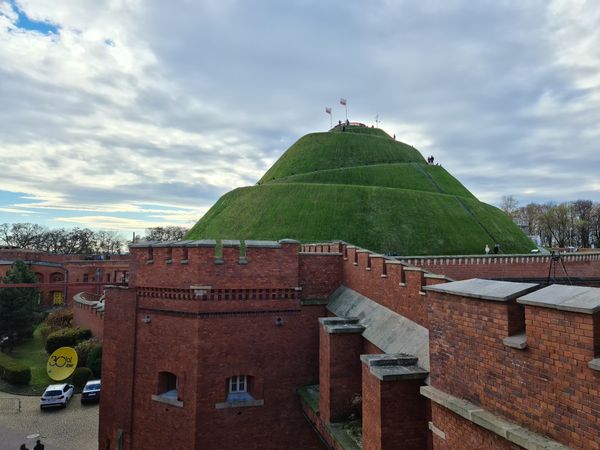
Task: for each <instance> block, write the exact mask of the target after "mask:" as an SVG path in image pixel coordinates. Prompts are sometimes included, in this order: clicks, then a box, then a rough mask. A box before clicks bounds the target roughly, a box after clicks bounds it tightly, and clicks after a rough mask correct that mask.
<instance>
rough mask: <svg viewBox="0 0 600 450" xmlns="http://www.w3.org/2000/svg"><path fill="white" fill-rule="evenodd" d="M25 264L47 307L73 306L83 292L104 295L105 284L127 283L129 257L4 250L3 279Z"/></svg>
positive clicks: (0, 259)
mask: <svg viewBox="0 0 600 450" xmlns="http://www.w3.org/2000/svg"><path fill="white" fill-rule="evenodd" d="M15 261H24V262H25V263H26V264H27V265H28V266H29V268H30V269H31V270H32V271H33V272H34V273H35V274H36V276H37V278H38V284H36V287H38V288H39V289H40V290H41V291H42V296H41V298H40V304H41V305H42V306H43V307H48V308H49V307H52V306H60V305H71V299H72V298H73V296H74V295H75V294H76V293H78V292H81V291H87V292H91V293H96V294H100V293H101V292H102V286H103V285H105V284H120V283H126V282H127V278H128V271H129V255H110V256H102V257H100V256H98V255H56V254H52V253H45V252H38V251H32V250H23V249H0V288H1V287H2V281H1V278H2V277H4V275H5V274H6V272H7V271H8V270H9V269H10V267H11V266H12V265H13V264H14V263H15Z"/></svg>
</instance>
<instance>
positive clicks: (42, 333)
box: [38, 323, 51, 341]
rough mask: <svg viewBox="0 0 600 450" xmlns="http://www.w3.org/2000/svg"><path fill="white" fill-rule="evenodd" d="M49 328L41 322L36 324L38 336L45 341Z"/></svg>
mask: <svg viewBox="0 0 600 450" xmlns="http://www.w3.org/2000/svg"><path fill="white" fill-rule="evenodd" d="M50 332H51V330H50V327H49V326H48V325H47V324H45V323H43V324H41V325H39V326H38V333H40V337H41V338H42V339H43V340H44V341H46V340H47V339H48V335H49V334H50Z"/></svg>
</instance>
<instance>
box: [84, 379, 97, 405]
mask: <svg viewBox="0 0 600 450" xmlns="http://www.w3.org/2000/svg"><path fill="white" fill-rule="evenodd" d="M100 384H101V383H100V380H90V381H88V382H87V383H85V386H84V387H83V391H82V392H81V403H96V402H99V401H100Z"/></svg>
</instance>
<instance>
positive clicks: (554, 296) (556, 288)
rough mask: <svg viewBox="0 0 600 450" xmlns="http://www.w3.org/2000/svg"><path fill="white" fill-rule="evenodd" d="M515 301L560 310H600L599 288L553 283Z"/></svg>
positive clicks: (592, 311)
mask: <svg viewBox="0 0 600 450" xmlns="http://www.w3.org/2000/svg"><path fill="white" fill-rule="evenodd" d="M517 302H519V303H521V304H523V305H532V306H541V307H544V308H552V309H558V310H561V311H572V312H578V313H583V314H594V313H596V312H598V311H600V289H599V288H592V287H584V286H564V285H560V284H553V285H551V286H548V287H545V288H543V289H540V290H539V291H536V292H532V293H530V294H527V295H525V296H523V297H521V298H519V299H517Z"/></svg>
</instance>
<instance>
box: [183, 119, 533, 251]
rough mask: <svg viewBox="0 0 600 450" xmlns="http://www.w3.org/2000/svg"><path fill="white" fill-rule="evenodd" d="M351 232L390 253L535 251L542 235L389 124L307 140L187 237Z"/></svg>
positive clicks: (313, 236) (305, 237) (305, 238)
mask: <svg viewBox="0 0 600 450" xmlns="http://www.w3.org/2000/svg"><path fill="white" fill-rule="evenodd" d="M285 237H288V238H295V239H298V240H300V241H302V242H314V241H326V240H335V239H342V240H344V241H347V242H351V243H353V244H356V245H359V246H361V247H364V248H368V249H370V250H374V251H377V252H381V253H398V254H402V255H431V254H436V255H438V254H439V255H443V254H477V253H483V249H484V248H485V245H486V244H488V245H489V246H490V247H492V246H493V244H494V242H498V243H499V244H500V247H501V250H502V251H503V252H504V253H521V252H528V251H529V250H530V249H531V248H532V247H533V244H532V242H531V241H530V240H529V239H528V238H527V237H526V236H525V235H524V234H523V233H522V232H521V231H520V230H519V229H518V227H517V226H516V225H515V224H514V223H513V222H512V221H511V220H510V219H509V218H508V217H507V216H506V215H505V214H504V213H502V212H501V211H499V210H498V209H497V208H494V207H492V206H490V205H486V204H484V203H481V202H479V201H478V200H477V199H476V198H475V197H474V196H473V194H471V193H470V192H469V191H468V190H467V189H466V188H465V187H464V186H463V185H462V184H461V183H460V182H459V181H458V180H456V179H455V178H454V177H453V176H452V175H450V174H449V173H448V172H447V171H446V170H445V169H444V168H443V167H441V166H432V165H428V164H426V163H425V160H424V158H423V156H422V155H421V154H420V153H419V152H418V151H417V150H416V149H415V148H413V147H411V146H409V145H407V144H404V143H402V142H398V141H396V140H394V139H392V138H391V137H389V136H388V135H387V134H385V133H384V132H382V131H381V130H378V129H374V128H366V127H353V126H350V127H347V128H346V131H345V132H342V131H337V130H333V131H331V132H328V133H313V134H309V135H307V136H304V137H303V138H301V139H300V140H298V141H297V142H296V143H295V144H294V145H292V146H291V147H290V149H289V150H288V151H287V152H285V153H284V154H283V155H282V156H281V158H279V160H278V161H277V162H276V163H275V164H274V165H273V166H272V167H271V168H270V169H269V170H268V171H267V173H266V174H265V175H264V176H263V178H262V179H261V180H260V181H259V183H258V185H257V186H252V187H246V188H240V189H236V190H234V191H231V192H229V193H227V194H225V195H224V196H223V197H221V198H220V199H219V201H218V202H217V203H216V204H215V205H214V206H213V207H212V208H211V209H210V210H209V211H208V212H207V213H206V215H205V216H204V217H202V219H201V220H200V221H199V222H198V223H196V225H195V226H194V227H193V228H192V229H191V230H190V232H189V233H188V234H187V236H186V238H187V239H280V238H285Z"/></svg>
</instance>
